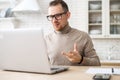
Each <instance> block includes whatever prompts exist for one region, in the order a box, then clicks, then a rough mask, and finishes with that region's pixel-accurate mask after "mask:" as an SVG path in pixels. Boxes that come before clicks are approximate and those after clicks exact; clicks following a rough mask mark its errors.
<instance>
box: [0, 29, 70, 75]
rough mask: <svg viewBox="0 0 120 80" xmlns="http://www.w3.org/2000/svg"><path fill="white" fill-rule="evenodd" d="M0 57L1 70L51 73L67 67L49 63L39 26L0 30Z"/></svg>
mask: <svg viewBox="0 0 120 80" xmlns="http://www.w3.org/2000/svg"><path fill="white" fill-rule="evenodd" d="M0 58H1V60H0V65H1V68H2V69H3V70H12V71H24V72H35V73H48V74H52V73H56V72H61V71H65V70H67V69H68V67H65V66H51V65H50V63H49V60H48V56H47V47H46V43H45V40H44V35H43V32H42V30H41V29H39V28H37V29H11V30H0Z"/></svg>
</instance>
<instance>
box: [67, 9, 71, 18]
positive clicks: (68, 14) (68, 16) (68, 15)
mask: <svg viewBox="0 0 120 80" xmlns="http://www.w3.org/2000/svg"><path fill="white" fill-rule="evenodd" d="M66 14H67V18H68V19H69V18H70V15H71V13H70V12H69V11H68V12H67V13H66Z"/></svg>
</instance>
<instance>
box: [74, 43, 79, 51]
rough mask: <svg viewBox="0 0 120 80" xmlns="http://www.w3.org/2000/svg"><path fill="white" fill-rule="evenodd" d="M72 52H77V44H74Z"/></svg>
mask: <svg viewBox="0 0 120 80" xmlns="http://www.w3.org/2000/svg"><path fill="white" fill-rule="evenodd" d="M74 51H78V49H77V43H74Z"/></svg>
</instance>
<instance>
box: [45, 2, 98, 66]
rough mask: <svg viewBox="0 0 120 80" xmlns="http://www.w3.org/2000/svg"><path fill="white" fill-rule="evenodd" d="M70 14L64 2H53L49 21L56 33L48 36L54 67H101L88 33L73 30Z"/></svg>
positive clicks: (51, 60) (47, 40)
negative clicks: (70, 24)
mask: <svg viewBox="0 0 120 80" xmlns="http://www.w3.org/2000/svg"><path fill="white" fill-rule="evenodd" d="M69 17H70V12H69V9H68V6H67V4H66V3H65V2H64V1H63V0H54V1H51V2H50V4H49V8H48V16H47V19H48V20H49V21H51V23H52V25H53V27H54V29H55V31H54V32H53V33H50V34H49V35H47V36H46V38H45V40H46V43H47V47H48V56H49V60H50V62H51V64H53V65H84V66H99V65H100V61H99V58H98V56H97V55H96V52H95V50H94V48H93V43H92V40H91V38H90V37H89V36H88V34H87V33H85V32H82V31H79V30H77V29H74V28H71V27H70V26H69V23H68V19H69Z"/></svg>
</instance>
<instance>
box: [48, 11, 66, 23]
mask: <svg viewBox="0 0 120 80" xmlns="http://www.w3.org/2000/svg"><path fill="white" fill-rule="evenodd" d="M66 13H67V12H63V13H58V14H55V15H48V16H47V19H48V21H52V20H53V18H55V19H56V20H60V19H62V15H63V14H66Z"/></svg>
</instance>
